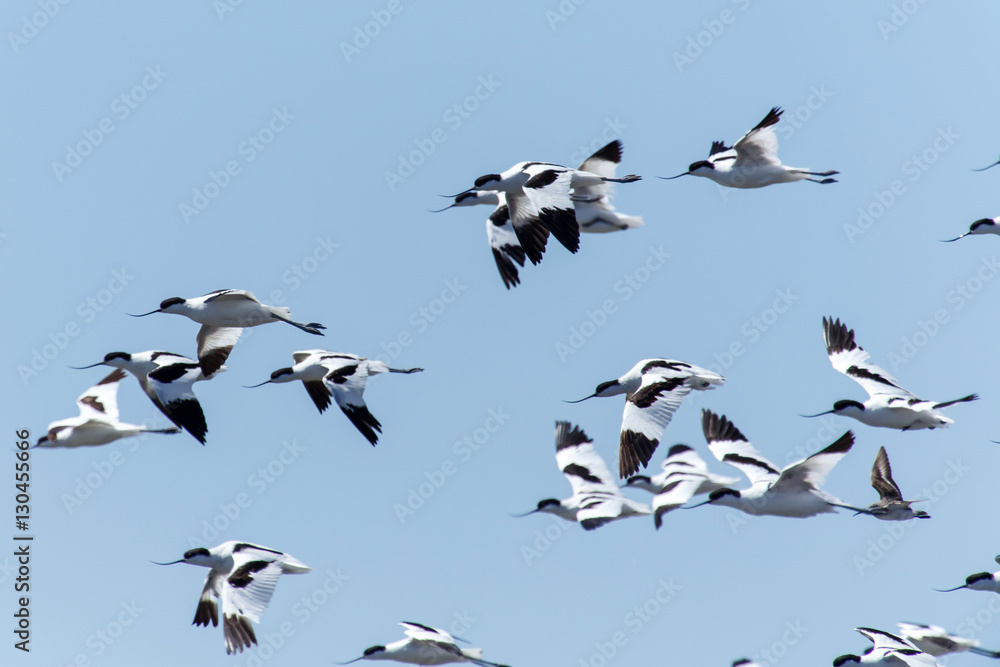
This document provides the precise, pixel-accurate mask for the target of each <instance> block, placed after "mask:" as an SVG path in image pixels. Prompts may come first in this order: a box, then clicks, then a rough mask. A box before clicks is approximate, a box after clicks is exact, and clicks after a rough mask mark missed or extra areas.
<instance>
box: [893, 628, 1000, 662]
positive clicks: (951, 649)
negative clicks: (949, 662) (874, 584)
mask: <svg viewBox="0 0 1000 667" xmlns="http://www.w3.org/2000/svg"><path fill="white" fill-rule="evenodd" d="M896 625H897V626H898V627H899V634H900V636H901V637H903V638H904V639H906V641H908V642H910V643H911V644H913V645H914V646H916V647H917V648H918V649H920V650H921V651H923V652H924V653H927V654H929V655H933V656H935V657H937V656H939V655H948V654H950V653H964V652H966V651H968V652H969V653H975V654H976V655H982V656H986V657H987V658H1000V651H990V650H988V649H985V648H981V647H980V646H979V640H978V639H971V638H969V637H959V636H958V635H953V634H950V633H949V632H948V631H947V630H945V629H944V628H942V627H941V626H939V625H923V624H920V623H905V622H904V623H897V624H896Z"/></svg>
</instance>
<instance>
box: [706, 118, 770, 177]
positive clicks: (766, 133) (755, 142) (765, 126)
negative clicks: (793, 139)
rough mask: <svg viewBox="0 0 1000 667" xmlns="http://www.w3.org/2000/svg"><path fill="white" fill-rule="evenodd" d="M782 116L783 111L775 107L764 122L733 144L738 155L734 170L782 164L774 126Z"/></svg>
mask: <svg viewBox="0 0 1000 667" xmlns="http://www.w3.org/2000/svg"><path fill="white" fill-rule="evenodd" d="M781 114H782V111H781V109H779V108H778V107H774V108H773V109H771V110H770V111H769V112H768V113H767V115H766V116H764V119H763V120H762V121H760V122H759V123H757V125H756V126H755V127H754V128H753V129H752V130H750V131H749V132H747V133H746V134H744V135H743V137H742V138H741V139H740V140H739V141H737V142H736V143H735V144H733V149H734V150H735V151H736V155H737V157H736V162H735V163H734V164H733V169H754V168H756V167H759V166H762V165H772V166H778V165H780V164H781V160H779V159H778V135H777V134H775V132H774V126H775V125H776V124H777V123H778V120H779V119H780V118H781ZM713 147H714V144H713Z"/></svg>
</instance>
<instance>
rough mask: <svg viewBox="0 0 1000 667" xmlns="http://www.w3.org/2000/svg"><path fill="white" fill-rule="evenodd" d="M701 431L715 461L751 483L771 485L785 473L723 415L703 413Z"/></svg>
mask: <svg viewBox="0 0 1000 667" xmlns="http://www.w3.org/2000/svg"><path fill="white" fill-rule="evenodd" d="M701 429H702V432H703V433H704V434H705V441H706V442H708V448H709V449H710V450H712V454H714V455H715V458H717V459H719V460H720V461H722V462H723V463H728V464H729V465H731V466H733V467H734V468H738V469H739V470H740V472H742V473H743V474H744V475H746V476H747V479H749V480H750V484H751V485H754V484H759V483H764V484H771V483H772V482H774V481H776V480H777V479H778V476H779V475H781V471H780V470H778V468H777V467H775V465H774V464H773V463H771V462H770V461H768V460H767V459H765V458H764V457H763V456H761V454H760V452H758V451H757V450H756V449H755V448H754V446H753V445H751V444H750V441H748V440H747V439H746V436H744V435H743V434H742V433H741V432H740V430H739V429H738V428H736V426H735V425H734V424H733V423H732V422H731V421H729V420H728V419H727V418H726V417H725V416H723V415H717V414H715V413H714V412H712V411H711V410H702V412H701Z"/></svg>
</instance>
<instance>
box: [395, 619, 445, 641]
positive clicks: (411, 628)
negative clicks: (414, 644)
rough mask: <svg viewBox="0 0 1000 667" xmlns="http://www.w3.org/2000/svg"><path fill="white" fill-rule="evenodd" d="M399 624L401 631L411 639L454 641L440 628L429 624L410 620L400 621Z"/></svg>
mask: <svg viewBox="0 0 1000 667" xmlns="http://www.w3.org/2000/svg"><path fill="white" fill-rule="evenodd" d="M400 625H401V626H403V628H404V630H403V633H404V634H405V635H406V636H407V637H411V638H413V639H419V640H423V641H439V642H450V643H452V644H454V643H455V638H454V637H452V636H451V635H450V634H448V633H447V632H445V631H444V630H442V629H440V628H432V627H431V626H429V625H424V624H423V623H414V622H412V621H401V622H400Z"/></svg>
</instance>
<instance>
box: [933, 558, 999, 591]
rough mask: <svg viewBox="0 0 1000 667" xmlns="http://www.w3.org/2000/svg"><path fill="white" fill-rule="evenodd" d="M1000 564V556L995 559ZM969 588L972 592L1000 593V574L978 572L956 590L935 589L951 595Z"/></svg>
mask: <svg viewBox="0 0 1000 667" xmlns="http://www.w3.org/2000/svg"><path fill="white" fill-rule="evenodd" d="M994 560H995V561H996V562H997V563H998V564H1000V556H997V557H996V558H994ZM963 588H967V589H969V590H970V591H986V592H989V593H1000V572H976V573H975V574H970V575H969V576H967V577H966V578H965V583H964V584H962V585H961V586H956V587H955V588H946V589H940V588H935V589H934V590H936V591H937V592H938V593H951V592H952V591H960V590H962V589H963Z"/></svg>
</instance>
